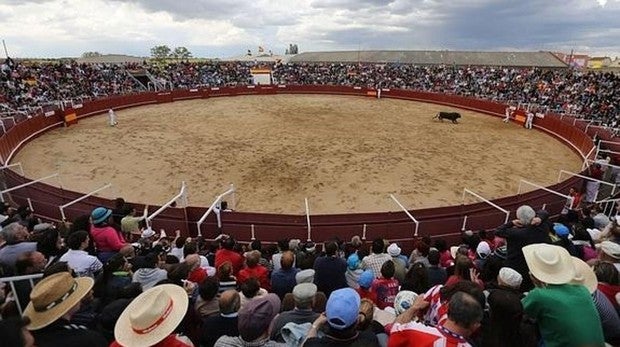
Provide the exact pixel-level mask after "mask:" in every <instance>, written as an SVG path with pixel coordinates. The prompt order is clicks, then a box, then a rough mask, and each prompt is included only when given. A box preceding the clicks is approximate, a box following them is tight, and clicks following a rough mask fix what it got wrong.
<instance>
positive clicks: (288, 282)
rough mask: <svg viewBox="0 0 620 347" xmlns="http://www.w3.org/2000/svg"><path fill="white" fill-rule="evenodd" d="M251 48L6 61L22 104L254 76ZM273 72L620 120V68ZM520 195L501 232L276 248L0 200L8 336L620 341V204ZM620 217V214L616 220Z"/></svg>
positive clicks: (7, 85)
mask: <svg viewBox="0 0 620 347" xmlns="http://www.w3.org/2000/svg"><path fill="white" fill-rule="evenodd" d="M252 66H253V63H251V62H246V63H233V62H226V63H222V62H220V63H215V62H205V63H174V64H165V65H159V64H150V63H146V64H130V65H105V64H94V65H84V64H76V63H72V62H69V63H36V64H21V63H15V62H13V61H7V62H5V63H4V64H3V65H2V67H1V69H0V70H1V71H2V73H1V75H0V76H1V77H0V98H2V99H1V100H0V101H1V102H3V103H5V104H7V105H9V106H10V107H11V108H12V109H16V110H19V109H26V107H30V108H32V107H38V106H44V105H45V104H46V103H55V102H58V101H59V100H60V101H62V100H66V99H69V100H71V99H79V98H97V97H100V96H104V95H105V96H111V95H115V94H125V93H131V92H138V91H140V86H139V85H138V83H137V82H136V81H135V80H133V79H132V78H131V77H130V75H129V74H127V73H126V70H127V69H132V70H139V69H145V70H148V71H149V73H150V74H152V75H153V76H155V78H158V79H161V81H165V82H167V83H169V84H171V85H172V86H173V88H195V87H199V86H229V85H239V84H240V85H243V84H246V83H248V81H249V77H250V76H249V74H250V71H249V70H250V68H251V67H252ZM271 68H272V69H273V75H274V78H275V81H274V82H275V83H283V84H332V85H360V86H371V87H373V88H374V87H385V88H408V89H419V90H425V91H434V92H438V93H455V94H459V95H468V96H474V97H479V98H487V99H496V100H501V101H503V102H507V103H518V102H530V103H536V104H538V105H541V106H542V107H547V108H549V109H557V108H559V109H561V110H564V111H565V112H570V113H573V112H577V113H579V114H580V115H582V116H583V117H587V118H590V119H601V120H604V121H605V122H606V123H607V124H608V125H610V126H615V124H616V122H617V117H618V110H617V107H618V105H619V102H618V101H619V100H618V88H617V87H618V82H619V79H618V76H615V75H610V74H594V73H589V72H578V71H572V70H544V69H538V68H499V67H456V66H446V65H440V66H416V65H406V64H357V63H352V64H351V63H331V62H330V63H297V62H295V63H289V64H275V65H273V66H271ZM571 194H572V197H573V198H574V199H575V200H574V201H576V202H577V203H574V204H571V205H569V206H568V208H566V209H565V210H564V211H563V212H562V214H561V215H560V216H558V217H557V218H556V219H555V220H554V221H551V220H550V219H549V215H548V213H546V211H544V210H541V211H534V210H533V209H532V208H531V207H529V206H521V207H520V208H519V209H518V210H517V212H516V218H515V219H514V220H513V221H509V222H508V223H506V224H505V225H498V226H497V228H496V229H494V230H487V231H477V232H473V231H465V232H463V233H462V235H461V237H460V242H458V243H456V244H448V243H447V242H446V240H444V239H442V238H439V237H435V238H433V239H431V238H430V237H422V238H420V239H418V240H417V241H416V243H415V247H414V248H413V249H407V250H405V249H404V247H403V245H401V244H399V243H397V242H390V241H389V240H385V239H383V238H377V239H375V240H372V242H366V241H365V240H363V239H362V238H361V237H360V236H354V237H353V238H351V239H350V240H341V239H338V238H334V237H332V236H325V238H324V239H321V240H315V241H307V242H302V241H301V240H297V239H286V238H285V237H284V236H283V238H282V240H280V241H279V242H278V244H277V246H276V245H267V244H263V243H261V241H259V240H253V241H251V242H241V241H237V240H235V239H234V238H232V237H230V236H228V235H224V234H222V235H220V236H218V237H217V238H216V239H215V240H214V241H207V240H205V239H204V238H202V237H197V238H189V237H185V236H182V235H181V233H180V232H178V231H173V230H158V231H156V230H152V229H151V228H149V227H146V225H145V224H144V217H140V216H136V213H135V212H136V211H135V208H134V207H133V206H131V205H129V204H125V203H124V202H123V201H122V200H119V204H118V206H117V207H116V208H115V209H113V210H112V209H108V208H106V207H97V208H95V209H93V210H92V211H90V214H88V215H84V216H81V217H79V218H77V219H75V220H73V221H72V222H71V223H61V224H55V223H46V222H45V221H42V220H40V219H39V218H37V217H36V216H35V215H34V213H33V211H31V210H30V209H29V208H28V207H26V206H11V205H10V204H9V203H5V204H2V205H0V226H1V227H2V230H1V231H0V267H1V268H0V269H1V273H0V276H2V277H0V283H1V284H0V286H1V287H2V288H1V290H0V303H1V307H0V315H1V317H2V319H1V320H0V341H1V344H2V345H3V346H4V345H7V346H32V345H36V346H65V347H69V346H93V347H94V346H126V347H129V346H394V347H396V346H424V347H426V346H437V345H442V346H461V347H462V346H520V347H521V346H525V347H526V346H540V345H544V346H604V345H605V343H607V344H609V345H612V346H613V345H618V344H620V317H619V314H620V275H619V270H620V216H617V214H618V212H619V211H616V210H615V209H616V207H615V206H614V207H613V208H614V210H613V211H603V210H601V209H600V207H599V206H596V205H592V204H590V203H588V202H586V200H587V201H592V200H593V199H591V198H592V197H590V198H588V197H587V196H586V197H584V199H581V196H580V194H579V193H578V192H577V191H573V192H571ZM608 216H611V217H608Z"/></svg>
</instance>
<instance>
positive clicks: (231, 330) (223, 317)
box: [200, 289, 241, 347]
mask: <svg viewBox="0 0 620 347" xmlns="http://www.w3.org/2000/svg"><path fill="white" fill-rule="evenodd" d="M219 305H220V314H217V315H213V316H209V317H207V318H205V319H204V320H203V321H202V326H203V327H204V328H203V329H202V335H201V336H200V345H201V346H205V347H211V346H213V345H214V344H215V341H217V339H219V338H220V337H221V336H239V329H238V327H237V323H238V318H237V316H238V312H239V307H240V306H241V299H240V297H239V293H238V292H237V291H236V290H232V289H231V290H227V291H225V292H223V293H222V294H221V295H220V301H219Z"/></svg>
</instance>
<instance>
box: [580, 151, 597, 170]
mask: <svg viewBox="0 0 620 347" xmlns="http://www.w3.org/2000/svg"><path fill="white" fill-rule="evenodd" d="M594 150H597V151H598V146H593V147H592V149H591V150H590V151H589V152H588V154H586V156H585V157H584V159H583V164H582V165H581V170H585V169H586V168H587V167H588V159H589V158H590V156H591V155H592V153H593V152H594ZM594 158H596V156H595V157H594Z"/></svg>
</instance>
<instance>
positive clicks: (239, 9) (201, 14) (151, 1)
mask: <svg viewBox="0 0 620 347" xmlns="http://www.w3.org/2000/svg"><path fill="white" fill-rule="evenodd" d="M112 1H115V2H123V3H132V4H137V5H139V6H140V7H142V8H144V9H145V10H147V11H151V12H159V11H163V12H167V13H169V14H171V15H172V16H173V17H175V18H177V19H179V20H185V19H228V18H230V17H231V16H234V15H235V14H237V13H243V12H246V11H248V4H246V3H244V2H242V1H211V0H194V1H191V2H186V1H183V0H112Z"/></svg>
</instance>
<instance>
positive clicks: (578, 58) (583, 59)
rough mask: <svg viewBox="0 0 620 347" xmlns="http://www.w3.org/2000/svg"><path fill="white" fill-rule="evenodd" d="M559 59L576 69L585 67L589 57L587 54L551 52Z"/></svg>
mask: <svg viewBox="0 0 620 347" xmlns="http://www.w3.org/2000/svg"><path fill="white" fill-rule="evenodd" d="M553 54H554V55H555V56H556V57H558V58H559V59H560V60H562V61H563V62H565V63H566V64H568V65H569V66H570V67H573V68H576V69H585V68H587V67H588V61H589V60H590V57H589V56H588V55H587V54H566V53H553Z"/></svg>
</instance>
